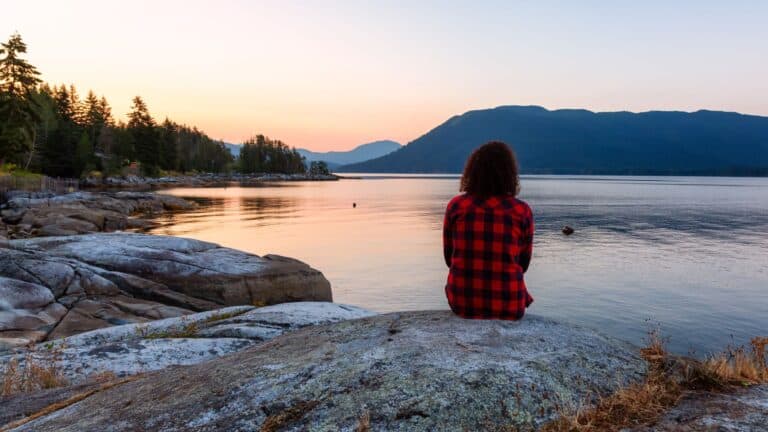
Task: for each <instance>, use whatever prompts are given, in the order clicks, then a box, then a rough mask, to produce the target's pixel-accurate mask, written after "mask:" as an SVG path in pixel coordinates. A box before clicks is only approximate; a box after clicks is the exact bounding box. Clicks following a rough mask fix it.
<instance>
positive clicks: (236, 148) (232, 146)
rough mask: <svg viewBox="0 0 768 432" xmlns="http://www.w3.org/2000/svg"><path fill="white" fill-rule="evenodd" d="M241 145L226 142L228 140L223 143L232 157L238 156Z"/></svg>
mask: <svg viewBox="0 0 768 432" xmlns="http://www.w3.org/2000/svg"><path fill="white" fill-rule="evenodd" d="M241 146H242V145H241V144H232V143H228V142H225V143H224V147H226V148H227V150H229V152H230V153H232V156H234V157H238V156H240V147H241Z"/></svg>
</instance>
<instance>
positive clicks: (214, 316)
mask: <svg viewBox="0 0 768 432" xmlns="http://www.w3.org/2000/svg"><path fill="white" fill-rule="evenodd" d="M243 313H245V311H232V312H216V313H214V314H211V316H209V317H208V318H206V319H205V323H206V324H210V323H212V322H216V321H221V320H225V319H227V318H232V317H236V316H238V315H242V314H243Z"/></svg>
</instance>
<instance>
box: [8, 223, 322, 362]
mask: <svg viewBox="0 0 768 432" xmlns="http://www.w3.org/2000/svg"><path fill="white" fill-rule="evenodd" d="M7 245H8V246H7V248H2V249H0V351H2V350H3V349H7V348H9V347H12V346H19V345H25V344H27V343H30V342H41V341H46V340H52V339H56V338H61V337H66V336H71V335H74V334H77V333H82V332H85V331H89V330H93V329H97V328H102V327H108V326H114V325H121V324H128V323H137V322H146V321H152V320H157V319H163V318H169V317H177V316H181V315H185V314H189V313H193V312H199V311H206V310H213V309H219V308H222V307H224V306H232V305H253V304H259V305H264V304H267V305H269V304H276V303H283V302H290V301H331V300H332V295H331V287H330V283H329V282H328V280H326V279H325V277H324V276H323V275H322V273H320V272H319V271H317V270H315V269H313V268H311V267H309V266H308V265H307V264H304V263H302V262H300V261H297V260H294V259H291V258H285V257H280V256H276V255H266V256H263V257H260V256H257V255H253V254H249V253H246V252H241V251H236V250H233V249H227V248H223V247H220V246H218V245H216V244H213V243H207V242H202V241H197V240H191V239H184V238H178V237H166V236H154V235H144V234H131V233H100V234H87V235H79V236H66V237H41V238H34V239H20V240H11V241H8V242H7Z"/></svg>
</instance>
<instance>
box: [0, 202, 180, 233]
mask: <svg viewBox="0 0 768 432" xmlns="http://www.w3.org/2000/svg"><path fill="white" fill-rule="evenodd" d="M194 207H195V204H194V203H191V202H188V201H186V200H184V199H181V198H177V197H173V196H166V195H157V194H152V193H142V192H117V193H90V192H74V193H69V194H65V195H59V196H45V197H37V196H34V195H32V194H26V195H25V194H17V195H16V196H15V197H14V198H12V199H10V200H9V201H8V203H7V204H6V205H5V208H4V209H3V210H2V211H0V216H2V219H3V220H4V221H5V223H8V224H11V225H14V226H18V227H19V229H18V230H17V234H16V235H14V237H15V238H26V237H37V236H40V237H46V236H63V235H75V234H84V233H93V232H103V231H106V232H110V231H117V230H125V229H145V228H147V227H149V226H152V225H153V224H154V223H153V222H151V221H147V220H144V219H137V218H134V217H132V216H134V215H137V214H142V215H156V214H160V213H163V212H165V211H178V210H189V209H192V208H194ZM23 227H31V228H29V229H25V228H23Z"/></svg>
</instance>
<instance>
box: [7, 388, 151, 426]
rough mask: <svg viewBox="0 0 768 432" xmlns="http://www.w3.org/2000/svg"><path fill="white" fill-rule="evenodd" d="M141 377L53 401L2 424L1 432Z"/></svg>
mask: <svg viewBox="0 0 768 432" xmlns="http://www.w3.org/2000/svg"><path fill="white" fill-rule="evenodd" d="M140 377H141V375H133V376H130V377H127V378H123V379H121V380H112V381H109V382H106V383H103V384H101V385H100V386H99V387H97V388H93V389H90V390H87V391H84V392H82V393H78V394H76V395H74V396H72V397H70V398H68V399H66V400H64V401H60V402H55V403H53V404H51V405H48V406H47V407H45V408H43V409H42V410H40V411H37V412H35V413H33V414H30V415H28V416H27V417H24V418H23V419H20V420H17V421H15V422H13V423H9V424H6V425H4V426H0V432H5V431H10V430H13V429H16V428H17V427H20V426H22V425H24V424H27V423H29V422H31V421H33V420H35V419H38V418H40V417H43V416H46V415H49V414H52V413H54V412H56V411H59V410H62V409H64V408H66V407H68V406H70V405H73V404H76V403H78V402H80V401H81V400H83V399H86V398H88V397H90V396H92V395H94V394H96V393H98V392H100V391H104V390H107V389H110V388H112V387H115V386H118V385H121V384H125V383H127V382H131V381H135V380H137V379H139V378H140Z"/></svg>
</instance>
